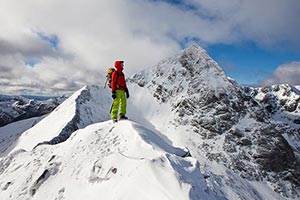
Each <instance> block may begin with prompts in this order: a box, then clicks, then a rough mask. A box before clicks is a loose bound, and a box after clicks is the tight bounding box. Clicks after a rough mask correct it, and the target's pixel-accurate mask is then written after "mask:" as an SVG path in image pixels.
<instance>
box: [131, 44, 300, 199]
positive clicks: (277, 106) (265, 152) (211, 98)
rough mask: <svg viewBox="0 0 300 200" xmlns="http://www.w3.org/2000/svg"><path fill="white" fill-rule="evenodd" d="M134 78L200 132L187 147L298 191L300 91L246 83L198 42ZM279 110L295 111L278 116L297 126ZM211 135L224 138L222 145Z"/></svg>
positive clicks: (181, 122) (281, 189)
mask: <svg viewBox="0 0 300 200" xmlns="http://www.w3.org/2000/svg"><path fill="white" fill-rule="evenodd" d="M130 82H131V83H133V84H137V85H138V86H140V87H144V88H147V89H148V90H149V91H150V92H151V93H152V94H153V97H154V98H156V99H157V101H158V102H160V103H161V104H170V105H171V108H172V112H173V114H175V117H174V121H175V122H173V124H174V125H175V126H187V127H189V128H190V129H192V131H193V132H194V134H199V135H201V137H202V139H203V143H202V144H195V145H194V146H189V147H188V148H190V149H194V151H193V152H201V154H205V155H206V157H207V158H208V159H210V160H215V161H217V162H219V163H223V164H224V165H225V166H226V167H228V168H229V169H232V170H233V171H235V172H236V173H238V174H240V176H241V177H243V178H245V179H247V180H260V181H261V180H268V181H270V182H271V183H272V184H274V188H275V190H276V191H277V192H278V193H280V194H281V195H283V196H285V197H299V195H300V184H299V183H300V176H299V174H300V169H299V167H298V166H299V164H300V156H299V155H300V136H299V127H300V126H299V117H300V114H299V112H298V110H299V99H300V97H299V96H297V95H296V94H295V91H296V90H294V89H293V88H292V87H288V86H286V85H284V86H274V87H271V88H265V89H259V90H257V89H252V88H242V87H240V86H239V85H238V84H237V83H236V82H234V81H233V80H232V79H229V78H228V77H227V76H226V75H225V73H224V72H223V70H222V69H221V68H220V67H219V66H218V64H217V63H216V62H215V61H213V60H212V59H211V58H210V57H209V56H208V54H207V53H206V51H205V50H203V49H202V48H201V47H198V46H196V45H193V46H191V47H190V48H188V49H185V50H183V51H182V52H180V53H179V54H177V55H175V56H174V57H171V58H168V59H165V60H163V61H161V62H160V63H159V64H158V65H156V66H154V67H153V68H150V69H147V70H145V71H142V72H141V73H138V74H136V75H135V76H133V77H132V78H131V79H130ZM282 87H284V88H285V89H284V91H282ZM270 90H272V91H275V92H276V91H277V93H280V94H282V96H283V97H284V98H278V96H276V95H273V93H270ZM261 93H263V95H262V94H261ZM277 93H276V94H277ZM298 94H299V93H298ZM257 96H260V97H261V98H260V99H259V98H255V97H257ZM291 96H293V98H292V99H291ZM278 111H285V112H290V113H291V112H292V113H293V114H294V115H293V116H292V117H287V116H288V115H280V117H281V118H280V119H282V118H284V117H285V119H286V120H288V121H289V123H293V124H296V125H297V124H298V127H297V126H291V125H290V124H288V123H282V122H283V121H282V120H278V118H279V117H278ZM275 113H277V119H275V118H274V114H275ZM210 141H216V142H215V143H218V144H220V143H221V144H222V145H223V151H218V150H216V146H214V145H212V143H213V142H210ZM291 141H293V142H291ZM287 182H288V186H285V183H287Z"/></svg>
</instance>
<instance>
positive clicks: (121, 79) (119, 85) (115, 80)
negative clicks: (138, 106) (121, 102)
mask: <svg viewBox="0 0 300 200" xmlns="http://www.w3.org/2000/svg"><path fill="white" fill-rule="evenodd" d="M126 89H127V85H126V80H125V75H124V73H123V72H122V71H120V70H116V71H114V72H113V73H112V76H111V91H112V92H115V91H116V90H123V91H124V90H126Z"/></svg>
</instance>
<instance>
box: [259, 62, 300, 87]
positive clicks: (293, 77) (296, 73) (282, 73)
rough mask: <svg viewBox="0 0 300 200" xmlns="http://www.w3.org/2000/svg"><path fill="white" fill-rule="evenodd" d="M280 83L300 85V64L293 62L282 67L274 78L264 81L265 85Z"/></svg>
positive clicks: (277, 70)
mask: <svg viewBox="0 0 300 200" xmlns="http://www.w3.org/2000/svg"><path fill="white" fill-rule="evenodd" d="M278 83H288V84H290V85H300V62H291V63H287V64H283V65H280V66H279V67H277V69H276V70H275V71H274V73H273V74H272V76H270V77H269V78H267V79H266V80H264V81H263V85H273V84H278Z"/></svg>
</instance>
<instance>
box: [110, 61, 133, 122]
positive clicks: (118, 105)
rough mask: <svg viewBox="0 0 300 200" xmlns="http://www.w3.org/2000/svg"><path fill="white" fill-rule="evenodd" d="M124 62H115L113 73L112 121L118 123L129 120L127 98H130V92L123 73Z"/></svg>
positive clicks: (111, 83) (111, 85) (111, 84)
mask: <svg viewBox="0 0 300 200" xmlns="http://www.w3.org/2000/svg"><path fill="white" fill-rule="evenodd" d="M123 66H124V61H115V68H116V70H115V71H114V72H112V75H111V81H110V87H111V91H112V98H113V103H112V108H111V119H112V120H113V121H114V122H117V121H118V119H117V117H118V113H119V119H120V120H122V119H127V117H126V106H127V102H126V98H129V91H128V88H127V85H126V80H125V75H124V73H123Z"/></svg>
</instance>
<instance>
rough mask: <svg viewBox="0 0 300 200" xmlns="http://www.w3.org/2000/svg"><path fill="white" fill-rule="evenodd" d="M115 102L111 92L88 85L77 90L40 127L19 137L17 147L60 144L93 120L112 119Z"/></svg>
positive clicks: (28, 148) (29, 130)
mask: <svg viewBox="0 0 300 200" xmlns="http://www.w3.org/2000/svg"><path fill="white" fill-rule="evenodd" d="M110 101H111V98H110V97H109V95H108V91H105V90H103V89H101V88H99V87H97V86H86V87H83V88H82V89H81V90H79V91H77V92H75V93H74V94H73V95H72V96H71V97H69V98H68V99H67V100H66V101H64V102H63V103H62V104H61V105H60V106H58V107H57V108H56V109H55V110H54V111H53V112H52V113H51V114H50V115H48V116H47V117H45V118H44V119H43V120H42V121H41V122H39V123H38V124H37V125H36V126H34V127H32V128H31V129H28V130H27V131H26V132H25V133H24V134H22V136H21V137H20V138H19V139H18V141H17V144H16V147H15V148H14V149H15V150H17V149H25V150H30V149H32V148H34V147H35V146H36V145H38V144H43V143H45V144H49V143H51V144H56V143H59V142H62V141H64V140H66V139H67V138H68V137H69V136H70V135H71V134H72V133H73V132H74V131H76V130H77V129H79V128H83V127H85V126H87V125H90V124H92V123H96V122H100V121H105V120H107V119H109V110H108V108H107V106H106V105H108V104H109V103H110Z"/></svg>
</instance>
